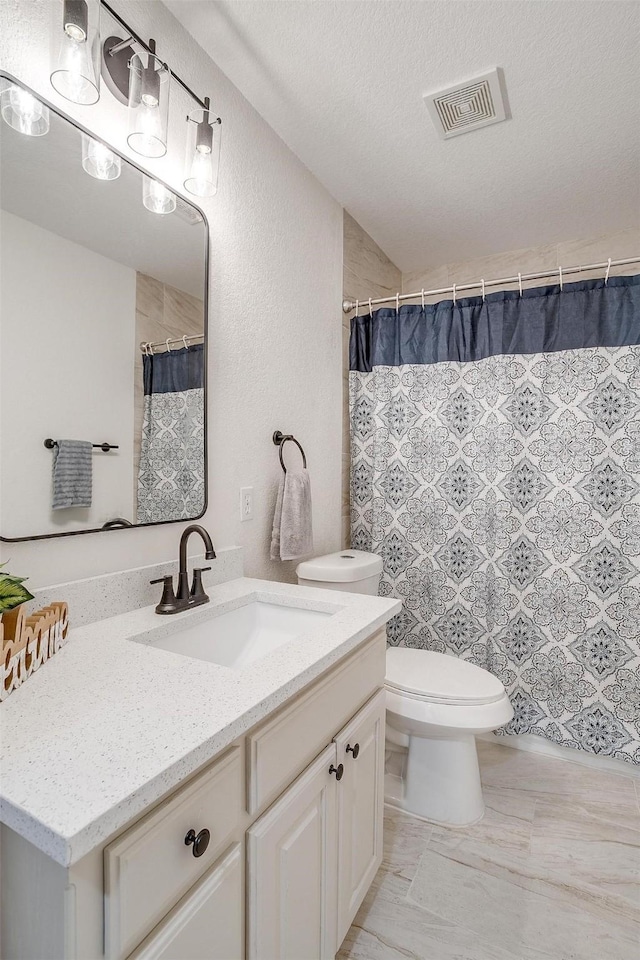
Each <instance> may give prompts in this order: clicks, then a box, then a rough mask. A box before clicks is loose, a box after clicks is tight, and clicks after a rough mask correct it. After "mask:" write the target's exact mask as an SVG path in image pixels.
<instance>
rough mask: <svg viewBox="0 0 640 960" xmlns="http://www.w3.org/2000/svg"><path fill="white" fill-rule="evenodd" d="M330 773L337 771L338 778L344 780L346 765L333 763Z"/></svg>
mask: <svg viewBox="0 0 640 960" xmlns="http://www.w3.org/2000/svg"><path fill="white" fill-rule="evenodd" d="M329 773H335V775H336V780H342V775H343V773H344V766H343V765H342V764H341V763H339V764H338V766H337V767H334V765H333V764H331V766H330V767H329Z"/></svg>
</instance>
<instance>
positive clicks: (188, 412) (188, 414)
mask: <svg viewBox="0 0 640 960" xmlns="http://www.w3.org/2000/svg"><path fill="white" fill-rule="evenodd" d="M142 362H143V378H144V415H143V422H142V444H141V450H140V469H139V473H138V514H137V515H138V523H154V522H156V521H159V520H188V519H191V518H193V517H197V516H199V515H200V514H201V513H202V511H203V509H204V504H205V489H204V345H203V344H196V345H194V346H189V347H184V348H181V349H180V350H171V351H166V352H163V353H158V354H154V355H153V356H143V358H142Z"/></svg>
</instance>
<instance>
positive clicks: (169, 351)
mask: <svg viewBox="0 0 640 960" xmlns="http://www.w3.org/2000/svg"><path fill="white" fill-rule="evenodd" d="M170 341H171V337H167V341H166V345H167V352H168V353H171V347H170V346H169V343H170Z"/></svg>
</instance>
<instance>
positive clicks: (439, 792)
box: [385, 735, 484, 827]
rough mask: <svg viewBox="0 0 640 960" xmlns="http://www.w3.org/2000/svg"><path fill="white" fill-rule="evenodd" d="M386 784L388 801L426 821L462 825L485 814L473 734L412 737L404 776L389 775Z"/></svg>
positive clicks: (386, 798) (474, 821)
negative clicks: (390, 776)
mask: <svg viewBox="0 0 640 960" xmlns="http://www.w3.org/2000/svg"><path fill="white" fill-rule="evenodd" d="M385 785H386V786H387V789H385V802H387V803H388V804H389V805H390V806H394V807H398V808H399V809H401V810H405V811H406V812H407V813H412V814H414V816H417V817H420V819H422V820H428V821H430V822H432V823H439V824H445V825H448V826H456V827H462V826H467V825H469V824H472V823H476V822H477V821H478V820H481V819H482V817H483V815H484V800H483V798H482V784H481V782H480V768H479V766H478V754H477V751H476V739H475V737H474V736H473V735H466V736H460V737H447V738H442V739H436V738H429V737H419V736H411V737H410V740H409V750H408V754H407V758H406V768H405V775H404V777H403V778H402V780H401V781H400V779H399V778H398V777H393V778H386V780H385Z"/></svg>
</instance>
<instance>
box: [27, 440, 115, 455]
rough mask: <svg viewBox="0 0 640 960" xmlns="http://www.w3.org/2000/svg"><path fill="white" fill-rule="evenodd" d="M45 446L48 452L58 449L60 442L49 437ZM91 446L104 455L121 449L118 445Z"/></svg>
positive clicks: (99, 444) (101, 444) (98, 444)
mask: <svg viewBox="0 0 640 960" xmlns="http://www.w3.org/2000/svg"><path fill="white" fill-rule="evenodd" d="M44 445H45V447H46V448H47V450H53V448H54V447H57V446H58V441H57V440H52V439H51V437H47V439H46V440H45V441H44ZM91 446H92V447H99V448H100V450H102V452H103V453H108V452H109V450H118V449H119V447H118V444H117V443H92V444H91Z"/></svg>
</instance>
